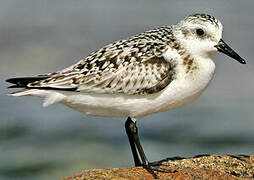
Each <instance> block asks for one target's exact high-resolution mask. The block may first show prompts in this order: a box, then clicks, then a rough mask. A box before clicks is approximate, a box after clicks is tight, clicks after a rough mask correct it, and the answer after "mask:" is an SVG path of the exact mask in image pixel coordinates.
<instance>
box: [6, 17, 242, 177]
mask: <svg viewBox="0 0 254 180" xmlns="http://www.w3.org/2000/svg"><path fill="white" fill-rule="evenodd" d="M222 30H223V27H222V24H221V22H220V21H219V20H217V19H216V18H215V17H213V16H210V15H207V14H194V15H190V16H188V17H186V18H185V19H183V20H182V21H180V22H179V23H178V24H176V25H172V26H162V27H159V28H156V29H153V30H149V31H146V32H143V33H141V34H138V35H135V36H132V37H130V38H128V39H125V40H120V41H117V42H114V43H112V44H109V45H107V46H105V47H103V48H101V49H99V50H98V51H95V52H93V53H91V54H90V55H89V56H87V57H86V58H84V59H82V60H80V61H79V62H78V63H76V64H74V65H72V66H70V67H68V68H66V69H63V70H61V71H57V72H54V73H51V74H46V75H38V76H34V77H22V78H11V79H8V80H7V82H9V83H13V84H14V85H13V86H11V87H10V88H24V89H22V90H21V91H17V92H14V93H11V94H12V95H13V96H39V97H42V98H44V99H45V100H44V106H48V105H51V104H54V103H62V104H65V105H67V106H69V107H71V108H73V109H75V110H78V111H80V112H82V113H85V114H87V115H94V116H107V117H128V119H127V121H126V123H125V128H126V133H127V135H128V138H129V143H130V146H131V150H132V154H133V158H134V163H135V165H136V166H143V167H144V168H146V169H147V170H148V171H149V172H150V173H152V174H153V175H154V176H155V177H156V174H155V173H154V172H155V171H162V172H175V171H174V170H165V169H161V168H159V167H157V166H155V165H154V164H151V163H149V161H148V160H147V158H146V156H145V153H144V151H143V149H142V146H141V144H140V141H139V137H138V129H137V126H136V120H138V119H140V118H142V117H144V116H146V115H149V114H153V113H158V112H162V111H167V110H170V109H175V108H177V107H179V106H182V105H184V104H187V103H190V102H192V101H194V100H195V99H197V98H198V97H199V96H200V95H201V93H202V92H203V91H204V90H205V89H206V87H207V86H208V84H209V83H210V81H211V79H212V77H213V74H214V70H215V64H214V62H213V60H212V57H213V56H214V54H215V53H216V52H217V51H219V52H223V53H224V54H226V55H228V56H230V57H232V58H234V59H235V60H237V61H238V62H240V63H242V64H245V61H244V60H243V59H242V58H241V57H240V56H239V55H238V54H237V53H236V52H234V51H233V50H232V49H231V48H230V47H229V46H228V45H227V44H226V43H225V42H224V41H223V40H222V39H221V37H222Z"/></svg>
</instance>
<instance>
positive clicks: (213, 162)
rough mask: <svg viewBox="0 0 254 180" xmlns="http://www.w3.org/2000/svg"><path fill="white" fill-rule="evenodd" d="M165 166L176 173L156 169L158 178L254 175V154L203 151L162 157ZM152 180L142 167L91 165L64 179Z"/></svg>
mask: <svg viewBox="0 0 254 180" xmlns="http://www.w3.org/2000/svg"><path fill="white" fill-rule="evenodd" d="M160 162H162V164H163V166H160V167H161V168H164V169H176V170H177V171H178V172H176V173H157V175H158V177H159V179H176V180H194V179H195V180H196V179H216V180H217V179H220V180H228V179H229V180H231V179H232V180H234V179H237V180H239V179H244V180H246V179H253V178H254V156H246V155H200V156H195V157H192V158H181V157H174V158H168V159H165V160H162V161H160ZM85 179H86V180H88V179H91V180H92V179H93V180H94V179H95V180H102V179H103V180H104V179H113V180H118V179H119V180H123V179H135V180H136V179H137V180H141V179H142V180H150V179H154V177H153V176H152V175H151V174H149V173H148V172H147V171H146V170H145V169H144V168H142V167H131V168H110V169H92V170H85V171H82V172H80V173H77V174H74V175H72V176H69V177H67V178H64V180H85Z"/></svg>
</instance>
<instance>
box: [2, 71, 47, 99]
mask: <svg viewBox="0 0 254 180" xmlns="http://www.w3.org/2000/svg"><path fill="white" fill-rule="evenodd" d="M47 78H49V76H47V75H39V76H33V77H18V78H10V79H7V80H6V82H8V83H11V84H13V85H12V86H9V87H8V88H24V89H22V90H19V91H16V92H12V93H10V95H12V96H29V95H31V94H32V93H33V92H35V91H36V89H31V88H27V85H28V84H29V83H33V82H36V81H40V80H43V79H47Z"/></svg>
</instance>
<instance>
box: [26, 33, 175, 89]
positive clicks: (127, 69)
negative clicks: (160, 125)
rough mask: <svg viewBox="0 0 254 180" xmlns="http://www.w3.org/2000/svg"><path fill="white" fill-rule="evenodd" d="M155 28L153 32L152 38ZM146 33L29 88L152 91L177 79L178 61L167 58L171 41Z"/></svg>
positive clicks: (98, 53) (104, 50)
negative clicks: (176, 68)
mask: <svg viewBox="0 0 254 180" xmlns="http://www.w3.org/2000/svg"><path fill="white" fill-rule="evenodd" d="M152 33H153V31H151V32H150V36H151V37H152V35H151V34H152ZM147 34H149V32H148V33H146V34H143V35H142V34H141V35H137V36H133V37H131V38H129V39H127V40H121V41H118V42H115V43H113V44H110V45H107V46H105V47H103V48H101V49H100V50H98V51H96V52H94V53H92V54H90V55H89V56H88V57H86V58H85V59H82V60H81V61H79V62H78V63H76V64H74V65H72V66H70V67H68V68H66V69H64V70H62V71H58V72H56V73H53V74H52V75H51V76H50V77H49V78H47V79H42V80H39V81H35V82H31V83H29V84H27V87H28V88H38V89H40V88H41V89H43V88H44V89H45V88H53V89H59V90H61V89H62V88H63V89H66V88H70V89H73V90H75V91H81V92H85V93H106V94H110V93H124V94H150V93H156V92H159V91H161V90H162V89H163V88H165V87H166V86H167V85H168V84H169V83H170V82H171V81H172V80H173V79H174V64H172V62H169V61H167V60H165V59H164V57H163V54H164V53H165V52H166V51H167V49H168V47H169V46H168V44H166V43H165V42H162V41H156V40H151V38H150V39H149V38H148V37H146V36H147Z"/></svg>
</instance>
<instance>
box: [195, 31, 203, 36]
mask: <svg viewBox="0 0 254 180" xmlns="http://www.w3.org/2000/svg"><path fill="white" fill-rule="evenodd" d="M196 33H197V35H198V36H203V35H204V34H205V32H204V30H203V29H196Z"/></svg>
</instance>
